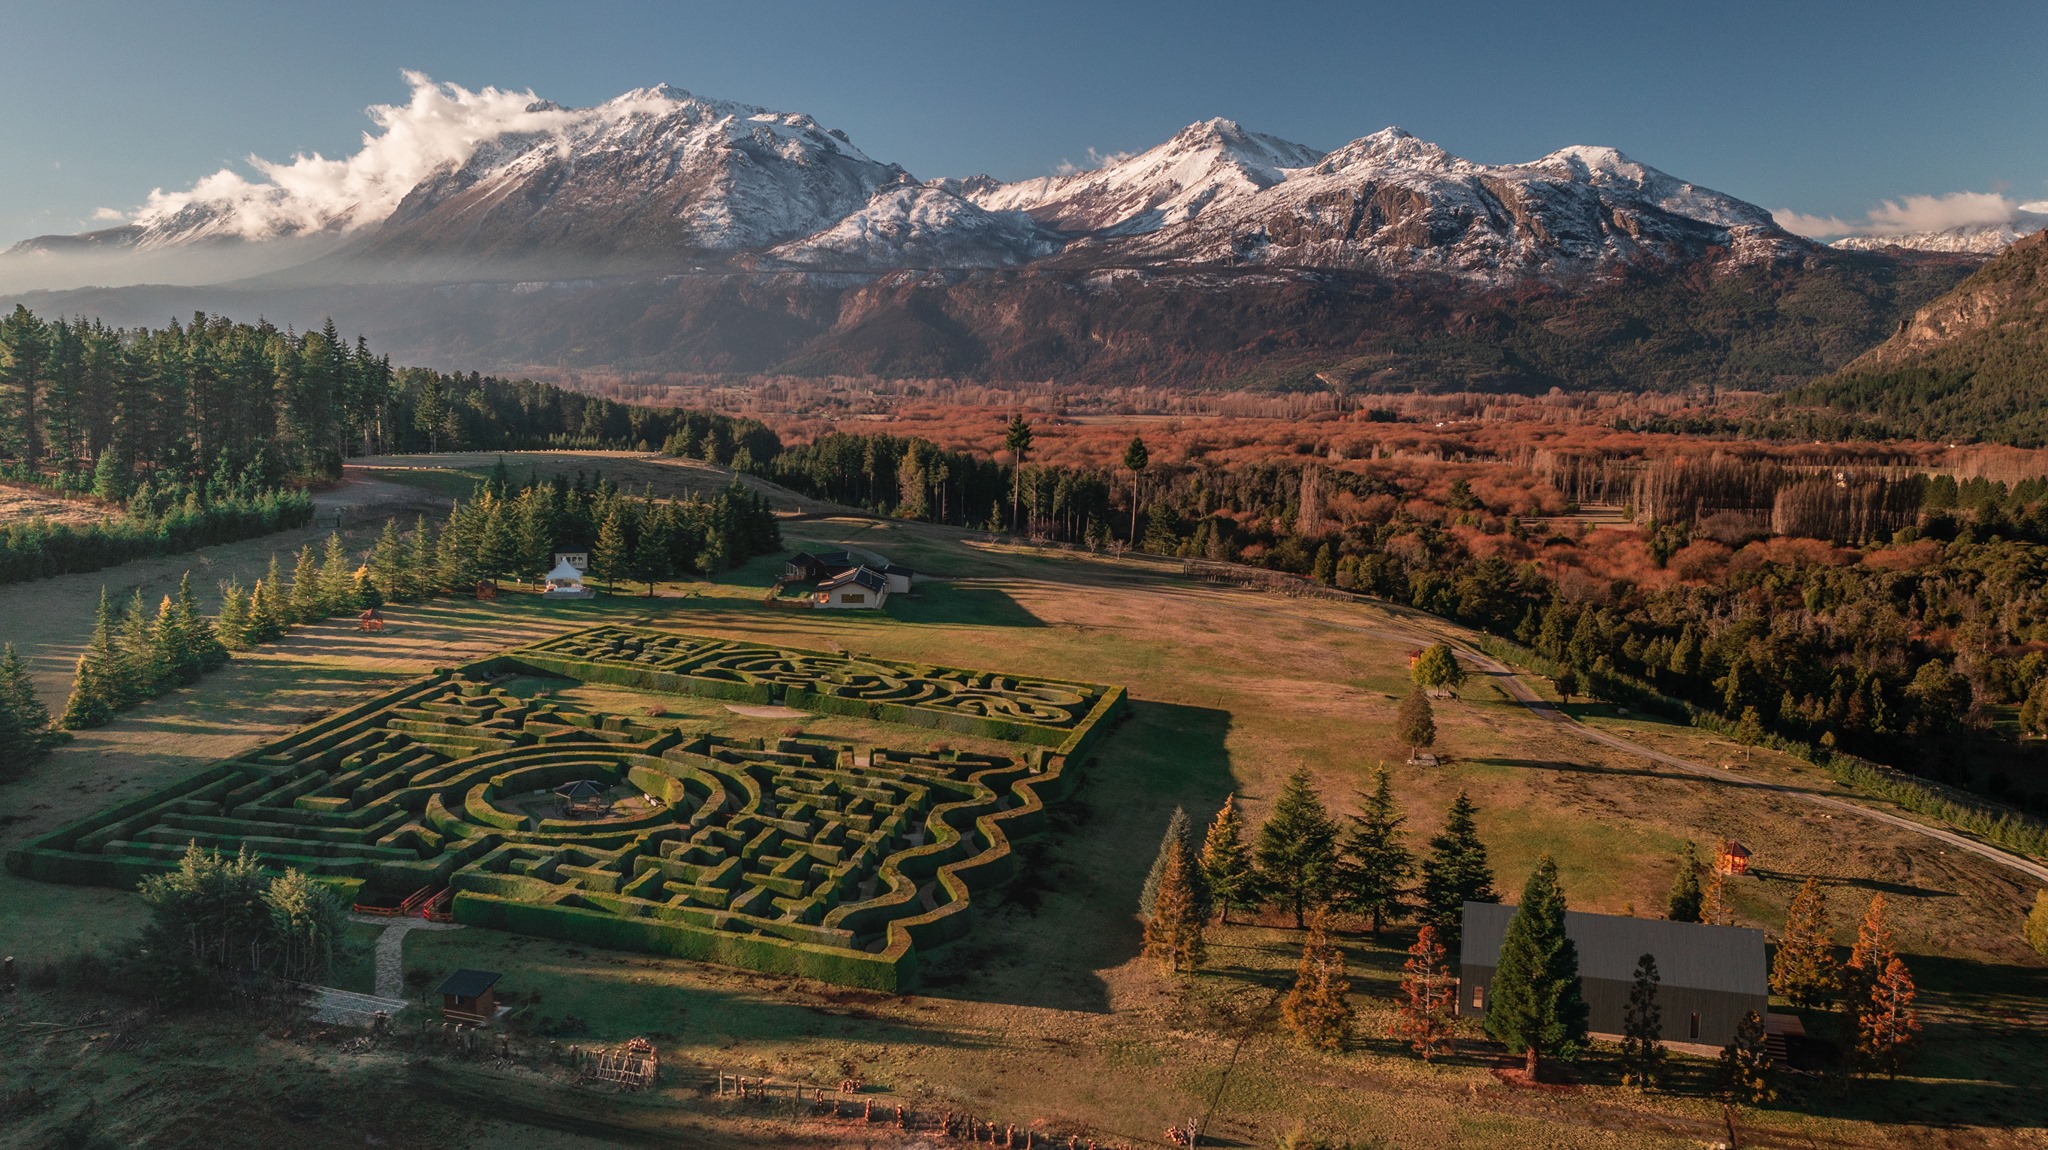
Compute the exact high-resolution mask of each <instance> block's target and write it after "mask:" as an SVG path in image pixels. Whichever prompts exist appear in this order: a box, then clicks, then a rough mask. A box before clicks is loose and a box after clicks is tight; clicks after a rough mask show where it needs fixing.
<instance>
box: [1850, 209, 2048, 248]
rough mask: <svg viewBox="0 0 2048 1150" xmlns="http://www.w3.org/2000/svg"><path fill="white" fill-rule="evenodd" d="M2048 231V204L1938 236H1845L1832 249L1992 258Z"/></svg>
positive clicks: (1948, 229) (1948, 230)
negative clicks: (2030, 237) (2001, 220)
mask: <svg viewBox="0 0 2048 1150" xmlns="http://www.w3.org/2000/svg"><path fill="white" fill-rule="evenodd" d="M2043 228H2048V203H2033V204H2022V205H2020V208H2019V210H2018V211H2016V212H2014V213H2013V217H2012V219H2010V220H2006V221H2004V222H2001V223H1993V224H1972V225H1969V226H1967V227H1957V228H1945V229H1943V230H1941V231H1938V232H1911V233H1908V234H1905V235H1889V236H1875V235H1869V236H1844V237H1843V238H1841V239H1839V240H1836V241H1835V242H1834V243H1833V244H1832V245H1830V246H1832V247H1837V248H1842V249H1845V250H1847V251H1860V252H1881V251H1884V250H1886V249H1887V248H1898V249H1900V250H1902V251H1909V252H1948V253H1956V254H1963V255H1980V256H1992V255H1997V254H1998V253H1999V252H2002V251H2004V250H2005V249H2007V248H2009V247H2011V246H2012V245H2013V244H2015V243H2017V242H2019V241H2020V240H2022V239H2025V238H2026V237H2028V236H2030V235H2033V234H2034V233H2035V232H2038V231H2041V230H2042V229H2043Z"/></svg>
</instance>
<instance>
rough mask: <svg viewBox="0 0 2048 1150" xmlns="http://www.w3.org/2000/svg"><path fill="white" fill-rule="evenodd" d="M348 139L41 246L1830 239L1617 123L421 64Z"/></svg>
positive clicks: (1096, 252)
mask: <svg viewBox="0 0 2048 1150" xmlns="http://www.w3.org/2000/svg"><path fill="white" fill-rule="evenodd" d="M408 80H409V82H410V83H411V84H412V95H411V99H410V100H409V101H408V102H407V103H406V104H403V105H388V106H378V107H373V108H371V109H369V116H370V118H371V120H372V121H373V123H374V124H375V125H376V127H377V129H378V130H377V131H374V132H366V133H365V134H364V136H363V144H362V147H361V148H360V149H359V150H358V151H357V152H355V153H354V154H352V155H350V156H348V157H345V158H342V159H328V158H325V157H323V156H319V155H317V154H316V155H310V156H298V157H295V158H294V159H293V160H292V161H290V162H288V163H271V162H267V161H262V160H257V159H254V158H252V159H251V160H250V166H251V167H252V168H254V169H255V171H256V173H257V177H258V178H255V179H251V178H248V177H246V176H244V175H241V174H239V173H237V172H234V171H231V170H225V169H224V170H222V171H220V172H218V173H215V174H214V175H212V176H209V177H207V178H205V179H203V180H201V181H199V182H198V183H196V184H195V185H193V186H192V187H191V188H190V189H187V190H185V191H182V192H176V193H165V192H163V191H161V190H159V191H157V192H154V193H152V194H151V196H150V199H149V202H148V203H147V204H145V205H144V206H143V207H142V208H141V209H139V210H138V211H137V212H135V213H134V214H133V216H132V219H131V221H130V222H129V223H128V225H127V226H125V227H122V228H117V229H110V230H108V231H105V232H102V233H93V234H92V236H91V237H77V238H73V237H42V238H39V239H38V240H32V241H26V242H25V243H23V244H21V245H17V248H16V250H17V251H18V252H23V253H31V254H37V255H61V254H62V253H66V252H73V251H80V250H87V249H90V250H92V251H94V252H105V251H109V250H118V249H123V248H126V249H133V250H139V251H158V250H169V249H176V248H179V247H182V246H188V245H196V244H202V243H215V244H218V243H221V242H234V241H240V242H246V243H255V244H259V245H261V244H265V243H268V242H270V241H276V240H285V239H291V240H295V241H298V242H306V243H310V242H312V241H313V240H319V241H321V243H322V246H321V247H320V249H319V250H320V252H321V253H322V254H325V253H327V252H329V251H333V250H334V249H339V252H338V255H337V256H336V257H335V258H337V259H346V260H347V261H350V262H351V263H352V264H353V266H354V267H356V268H357V269H359V270H360V269H372V272H373V273H374V269H376V268H379V267H385V268H395V267H400V266H413V267H419V266H433V267H436V268H441V269H457V268H481V267H483V266H484V264H485V262H486V261H508V264H507V266H512V265H515V264H518V263H519V261H525V262H526V263H528V264H536V263H543V262H545V261H553V262H554V263H555V264H557V265H560V266H569V265H571V264H575V265H577V266H583V267H589V268H597V269H602V268H604V267H609V266H620V267H624V266H634V267H646V266H676V265H679V264H689V265H696V264H698V263H700V262H702V261H717V262H720V263H723V264H727V265H731V266H738V267H754V268H764V269H772V268H789V269H807V270H890V269H899V268H978V267H1014V266H1019V265H1024V264H1032V263H1037V262H1041V261H1049V262H1051V263H1052V264H1053V265H1054V266H1075V265H1087V264H1091V263H1104V264H1115V265H1118V266H1128V265H1133V264H1136V265H1148V266H1161V267H1188V266H1193V267H1214V266H1232V267H1246V266H1252V267H1270V268H1273V269H1324V268H1328V269H1337V268H1342V269H1356V270H1370V271H1375V272H1382V273H1402V272H1412V271H1421V272H1432V273H1441V274H1446V275H1450V276H1452V277H1455V278H1458V279H1464V280H1474V281H1480V282H1486V283H1504V282H1513V281H1516V280H1519V279H1524V278H1529V277H1544V278H1556V277H1569V276H1577V275H1582V274H1607V273H1612V272H1615V271H1618V270H1622V269H1626V268H1631V267H1637V266H1647V265H1661V264H1670V263H1677V262H1687V261H1700V260H1712V261H1722V260H1726V261H1732V262H1733V263H1735V264H1745V263H1755V262H1769V261H1772V260H1776V259H1780V258H1786V257H1793V256H1797V255H1800V254H1802V253H1805V252H1809V251H1811V250H1812V248H1811V246H1810V245H1808V244H1807V243H1806V241H1803V240H1800V239H1798V238H1796V237H1794V236H1792V235H1790V234H1789V233H1787V232H1785V231H1783V230H1781V229H1780V228H1778V227H1777V225H1776V224H1775V223H1774V222H1773V221H1772V219H1771V217H1770V214H1769V213H1767V212H1765V211H1763V210H1762V209H1760V208H1757V207H1755V206H1754V205H1751V204H1747V203H1744V202H1743V201H1741V200H1737V199H1734V198H1733V197H1730V196H1726V195H1723V194H1721V193H1718V192H1714V191H1711V190H1709V189H1705V188H1701V187H1698V186H1696V185H1693V184H1690V183H1687V182H1685V181H1683V180H1680V179H1677V178H1675V177H1673V176H1670V175H1667V174H1665V173H1663V172H1660V171H1658V170H1656V169H1655V168H1651V167H1648V166H1646V165H1643V164H1640V163H1637V162H1635V161H1633V160H1630V159H1629V158H1628V157H1626V156H1624V155H1622V154H1621V153H1620V152H1617V151H1615V150H1613V149H1611V148H1596V147H1568V148H1563V149H1560V150H1558V151H1555V152H1552V153H1551V154H1549V155H1547V156H1544V157H1542V158H1540V159H1537V160H1533V161H1530V162H1528V163H1521V164H1501V165H1490V164H1481V163H1476V162H1473V161H1469V160H1465V159H1461V158H1459V157H1456V156H1453V155H1450V154H1449V153H1447V152H1445V151H1444V150H1443V149H1442V148H1440V147H1438V146H1436V145H1435V144H1432V143H1429V142H1427V141H1425V140H1421V139H1418V138H1417V137H1415V136H1413V135H1411V134H1409V133H1407V132H1405V131H1402V130H1400V129H1398V128H1387V129H1383V130H1381V131H1378V132H1375V133H1373V134H1371V135H1368V136H1364V137H1361V138H1359V139H1357V140H1354V141H1352V142H1350V143H1348V144H1346V145H1344V146H1343V147H1340V148H1338V149H1336V150H1334V151H1331V152H1328V153H1324V152H1321V151H1318V150H1317V149H1314V148H1310V147H1307V146H1305V145H1301V144H1296V143H1292V142H1290V141H1287V140H1283V139H1280V138H1278V137H1275V136H1270V135H1264V134H1262V133H1258V132H1253V131H1249V130H1247V129H1245V128H1244V127H1242V126H1240V125H1239V124H1237V123H1235V122H1234V121H1231V120H1226V119H1211V120H1204V121H1201V122H1199V123H1195V124H1191V125H1189V126H1188V127H1186V128H1184V129H1182V130H1181V131H1180V132H1178V133H1176V134H1175V135H1174V136H1173V137H1171V138H1170V139H1168V140H1166V141H1165V142H1163V143H1161V144H1159V145H1158V146H1157V147H1154V148H1151V149H1149V150H1146V151H1144V152H1140V153H1137V154H1135V155H1130V156H1116V157H1110V158H1108V160H1107V161H1106V162H1104V163H1102V164H1101V165H1100V166H1099V167H1096V168H1094V169H1093V170H1088V171H1076V172H1066V173H1062V174H1058V175H1051V176H1044V177H1040V178H1037V179H1028V180H1022V181H1018V182H1014V183H1004V182H1001V181H998V180H994V179H991V178H989V177H986V176H976V177H969V178H965V179H939V180H931V181H928V182H919V181H918V180H916V179H915V178H913V177H912V176H911V175H910V174H909V173H907V172H905V171H904V170H903V169H902V168H901V167H899V166H897V165H895V164H892V163H887V162H884V161H881V160H878V159H875V158H873V157H870V156H869V155H867V154H866V153H865V152H863V151H862V150H861V149H860V148H858V147H856V146H855V145H854V144H853V142H852V141H851V140H850V139H849V138H848V137H847V135H846V134H845V133H843V132H840V131H837V130H832V129H827V128H825V127H823V126H822V125H820V124H819V123H818V122H817V121H816V120H814V119H812V118H811V117H810V116H807V115H803V114H800V113H786V112H777V111H773V110H770V109H766V108H760V107H755V106H753V105H748V104H739V103H733V102H729V101H723V100H715V99H707V98H704V97H700V96H695V95H692V94H691V93H689V92H686V91H683V90H681V89H679V88H673V87H670V86H667V85H661V86H657V87H652V88H643V89H637V90H635V91H631V92H627V93H625V94H624V95H621V96H619V97H617V98H615V99H612V100H609V101H606V102H605V103H603V104H600V105H597V106H595V107H591V108H580V109H578V108H567V107H563V106H561V105H558V104H554V103H551V102H549V101H547V100H543V99H541V98H540V97H538V96H537V95H535V94H534V93H533V92H530V91H528V92H511V91H504V90H500V89H496V88H485V89H482V90H480V91H470V90H468V89H464V88H461V87H459V86H456V85H452V84H435V83H433V82H432V81H430V80H428V79H427V78H426V77H424V76H420V75H417V74H408Z"/></svg>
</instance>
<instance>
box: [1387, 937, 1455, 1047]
mask: <svg viewBox="0 0 2048 1150" xmlns="http://www.w3.org/2000/svg"><path fill="white" fill-rule="evenodd" d="M1401 970H1402V975H1401V994H1400V998H1399V999H1397V1000H1396V1003H1395V1007H1394V1023H1393V1027H1392V1030H1391V1032H1390V1037H1393V1038H1398V1039H1403V1040H1405V1041H1406V1042H1407V1043H1408V1046H1409V1048H1410V1049H1412V1050H1414V1051H1415V1053H1417V1054H1420V1055H1421V1056H1422V1060H1423V1061H1424V1062H1428V1061H1429V1060H1430V1059H1432V1058H1435V1057H1436V1056H1437V1055H1439V1054H1441V1053H1443V1052H1444V1051H1445V1050H1447V1049H1449V1047H1450V1044H1451V1028H1452V1025H1453V1019H1454V1017H1455V1016H1456V1014H1457V1003H1458V980H1457V977H1456V976H1455V975H1453V974H1452V973H1451V967H1450V964H1449V962H1447V961H1446V952H1445V951H1444V946H1443V943H1441V942H1439V941H1437V937H1436V928H1434V927H1430V926H1425V927H1423V928H1422V929H1421V930H1419V931H1417V932H1416V933H1415V945H1414V946H1411V947H1409V948H1408V961H1407V962H1405V963H1403V964H1402V965H1401Z"/></svg>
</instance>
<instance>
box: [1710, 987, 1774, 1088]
mask: <svg viewBox="0 0 2048 1150" xmlns="http://www.w3.org/2000/svg"><path fill="white" fill-rule="evenodd" d="M1765 1039H1766V1036H1765V1033H1764V1020H1763V1019H1762V1018H1760V1017H1758V1015H1757V1012H1756V1011H1754V1010H1752V1011H1750V1012H1749V1013H1748V1014H1745V1015H1743V1017H1742V1021H1741V1022H1739V1023H1737V1024H1736V1026H1735V1039H1734V1041H1732V1042H1730V1043H1729V1044H1728V1045H1727V1046H1725V1047H1723V1048H1722V1050H1721V1062H1720V1067H1719V1075H1718V1077H1719V1079H1720V1087H1721V1089H1720V1094H1721V1100H1722V1101H1723V1102H1731V1103H1733V1102H1747V1103H1749V1104H1750V1105H1752V1106H1760V1105H1762V1104H1764V1103H1766V1102H1769V1101H1771V1100H1773V1099H1775V1098H1777V1096H1778V1088H1777V1085H1776V1083H1775V1079H1776V1073H1775V1072H1776V1069H1777V1067H1776V1066H1775V1065H1774V1063H1773V1061H1772V1059H1771V1052H1770V1050H1769V1049H1767V1048H1766V1047H1765V1045H1764V1043H1765Z"/></svg>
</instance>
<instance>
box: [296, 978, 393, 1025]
mask: <svg viewBox="0 0 2048 1150" xmlns="http://www.w3.org/2000/svg"><path fill="white" fill-rule="evenodd" d="M408 1005H410V1004H409V1003H407V1002H406V1001H405V1000H404V999H402V998H385V997H382V996H380V995H375V994H357V993H356V992H355V991H352V990H336V989H335V988H334V987H331V986H321V987H315V988H314V990H313V1021H315V1022H325V1023H327V1024H328V1025H330V1026H368V1025H370V1022H371V1020H372V1019H373V1018H374V1017H376V1015H378V1014H380V1013H381V1014H383V1015H385V1016H386V1017H390V1016H393V1015H396V1014H397V1013H398V1012H399V1011H401V1010H404V1009H405V1008H406V1007H407V1006H408Z"/></svg>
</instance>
